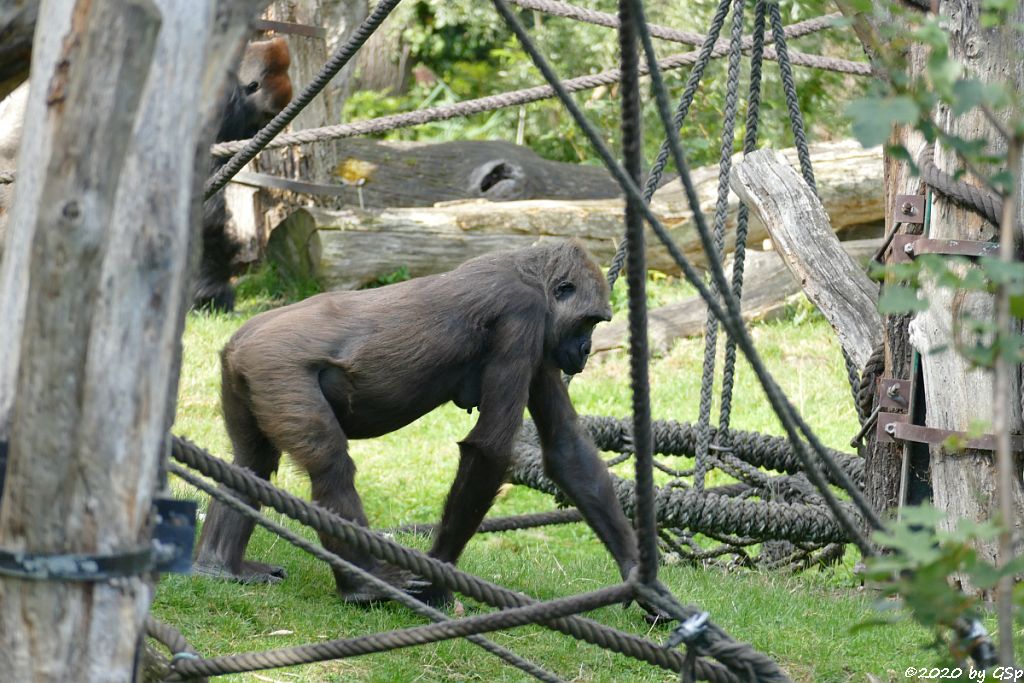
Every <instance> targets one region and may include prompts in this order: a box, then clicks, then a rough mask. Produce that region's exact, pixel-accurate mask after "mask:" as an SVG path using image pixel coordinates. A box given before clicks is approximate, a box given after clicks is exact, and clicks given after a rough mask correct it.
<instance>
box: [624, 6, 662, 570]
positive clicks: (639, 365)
mask: <svg viewBox="0 0 1024 683" xmlns="http://www.w3.org/2000/svg"><path fill="white" fill-rule="evenodd" d="M619 21H620V25H619V52H620V54H619V62H620V67H619V68H620V69H621V71H622V157H623V168H624V170H625V171H626V173H627V174H628V175H629V177H630V178H631V179H632V180H633V182H634V183H636V184H638V185H639V183H640V174H641V173H642V168H641V167H642V164H643V150H642V149H641V143H642V141H643V137H642V131H641V128H640V121H641V118H640V77H639V69H638V67H639V64H640V60H639V57H638V54H637V45H638V43H637V29H636V23H637V18H636V16H635V15H634V14H633V11H632V7H631V6H630V4H629V3H628V2H627V0H620V2H619ZM642 207H643V203H642V202H638V201H637V200H636V199H634V198H632V197H627V199H626V244H627V264H628V270H627V273H626V280H627V282H628V284H629V352H630V353H629V367H630V378H631V383H632V385H633V445H634V447H635V451H634V452H635V458H634V463H635V467H636V511H635V518H634V524H635V525H636V528H637V537H638V542H639V555H640V568H639V575H640V580H641V581H642V582H643V583H646V584H651V583H653V582H654V581H655V580H656V579H657V577H658V530H657V524H656V521H655V509H654V465H653V462H654V438H653V435H652V433H651V398H650V383H649V377H648V375H647V361H648V355H649V353H648V348H647V264H646V262H645V259H646V254H645V252H644V221H643V217H642V214H641V211H642Z"/></svg>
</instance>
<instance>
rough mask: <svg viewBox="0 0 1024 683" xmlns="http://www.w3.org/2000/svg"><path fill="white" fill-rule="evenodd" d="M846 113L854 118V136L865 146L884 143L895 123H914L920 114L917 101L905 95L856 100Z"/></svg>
mask: <svg viewBox="0 0 1024 683" xmlns="http://www.w3.org/2000/svg"><path fill="white" fill-rule="evenodd" d="M846 113H847V115H848V116H849V117H850V118H851V119H852V120H853V134H854V136H855V137H856V138H857V139H858V140H859V141H860V143H861V144H862V145H864V146H865V147H874V146H875V145H880V144H882V143H883V142H885V141H886V139H887V138H888V137H889V134H890V133H891V132H892V127H893V125H894V124H897V123H914V122H915V121H916V120H917V119H918V114H919V112H918V108H917V103H915V102H914V100H912V99H911V98H909V97H906V96H904V95H897V96H895V97H885V98H878V97H866V98H862V99H859V100H854V101H853V102H851V103H850V106H849V107H847V110H846Z"/></svg>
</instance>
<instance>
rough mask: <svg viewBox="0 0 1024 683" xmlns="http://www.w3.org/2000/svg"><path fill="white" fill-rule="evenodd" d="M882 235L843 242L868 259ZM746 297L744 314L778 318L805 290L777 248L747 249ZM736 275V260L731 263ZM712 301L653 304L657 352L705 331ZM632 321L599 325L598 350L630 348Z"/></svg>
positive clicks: (650, 324) (651, 331) (651, 330)
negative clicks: (629, 330) (776, 250)
mask: <svg viewBox="0 0 1024 683" xmlns="http://www.w3.org/2000/svg"><path fill="white" fill-rule="evenodd" d="M881 243H882V242H881V239H878V238H876V239H868V240H851V241H849V242H843V243H842V248H843V249H844V250H845V251H846V253H847V254H849V255H850V256H851V257H852V258H853V259H855V260H856V261H858V262H860V263H867V261H868V259H869V258H871V256H872V254H874V253H875V251H876V250H877V249H878V247H879V245H881ZM743 273H744V277H743V279H744V285H743V298H742V301H741V302H740V305H741V312H742V314H743V319H744V320H745V321H747V322H752V321H760V320H772V319H774V318H775V317H777V316H779V315H782V314H784V313H785V311H786V310H787V308H788V307H789V306H790V305H791V304H792V303H793V302H794V300H795V299H796V298H797V297H798V296H799V295H800V292H801V289H800V283H799V281H798V280H796V279H795V278H794V277H793V275H792V273H791V272H790V270H789V268H788V267H787V266H786V264H785V263H784V262H783V259H782V257H780V256H779V254H778V253H776V252H775V251H753V250H751V251H747V255H746V261H745V263H744V269H743ZM726 274H727V275H728V277H729V278H731V277H732V263H730V264H729V265H728V266H727V268H726ZM707 314H708V313H707V306H706V305H705V304H704V299H702V298H701V297H699V296H694V297H690V298H688V299H685V300H683V301H679V302H676V303H671V304H667V305H665V306H661V307H659V308H655V309H652V310H651V311H649V312H648V316H647V334H648V337H649V344H650V348H651V353H653V354H655V355H660V354H663V353H667V352H668V351H669V350H670V349H671V348H672V344H673V343H675V341H676V340H678V339H680V338H683V337H697V336H700V335H702V334H704V330H705V321H706V320H707ZM628 334H629V332H628V325H627V323H626V321H625V320H615V321H613V322H611V323H608V324H604V325H599V326H598V327H597V329H595V330H594V352H595V353H598V352H601V351H608V350H611V349H616V348H624V347H625V346H626V344H627V343H628Z"/></svg>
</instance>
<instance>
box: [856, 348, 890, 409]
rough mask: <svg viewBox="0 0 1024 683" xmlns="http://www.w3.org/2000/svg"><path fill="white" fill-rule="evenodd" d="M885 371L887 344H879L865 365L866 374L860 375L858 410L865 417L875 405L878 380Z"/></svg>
mask: <svg viewBox="0 0 1024 683" xmlns="http://www.w3.org/2000/svg"><path fill="white" fill-rule="evenodd" d="M884 371H885V344H879V345H878V346H876V347H875V348H874V350H873V351H872V352H871V356H869V357H868V360H867V362H866V363H865V364H864V372H862V373H861V375H860V385H859V386H858V387H857V409H858V410H859V411H860V412H861V413H862V414H864V415H869V414H870V413H871V409H872V407H873V405H874V403H875V393H876V391H877V386H878V378H879V377H881V376H882V373H883V372H884Z"/></svg>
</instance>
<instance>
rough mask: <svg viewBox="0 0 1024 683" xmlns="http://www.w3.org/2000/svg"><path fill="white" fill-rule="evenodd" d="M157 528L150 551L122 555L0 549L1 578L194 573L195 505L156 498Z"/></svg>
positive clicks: (72, 578)
mask: <svg viewBox="0 0 1024 683" xmlns="http://www.w3.org/2000/svg"><path fill="white" fill-rule="evenodd" d="M154 511H155V514H156V525H155V527H154V529H153V540H152V542H151V543H150V545H148V546H143V547H141V548H136V549H135V550H128V551H124V552H119V553H106V554H90V553H81V554H71V553H68V554H45V553H26V552H21V551H10V550H4V549H3V548H0V576H13V577H15V578H19V579H32V580H36V581H110V580H111V579H120V578H126V577H131V576H138V575H140V574H145V573H148V572H153V571H157V572H165V573H178V574H187V573H189V572H191V571H192V545H193V543H194V541H195V528H196V504H195V503H194V502H193V501H190V500H174V499H171V498H158V499H156V500H155V501H154Z"/></svg>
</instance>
